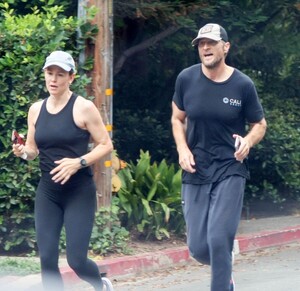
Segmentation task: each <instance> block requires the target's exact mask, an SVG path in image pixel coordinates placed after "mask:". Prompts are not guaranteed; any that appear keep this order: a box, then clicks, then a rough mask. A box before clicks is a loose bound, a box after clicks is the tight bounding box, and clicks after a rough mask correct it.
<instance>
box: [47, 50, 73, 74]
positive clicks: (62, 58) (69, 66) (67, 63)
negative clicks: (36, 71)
mask: <svg viewBox="0 0 300 291" xmlns="http://www.w3.org/2000/svg"><path fill="white" fill-rule="evenodd" d="M50 66H58V67H60V68H62V69H63V70H65V71H67V72H70V71H71V70H73V71H74V72H75V62H74V59H73V58H72V56H71V55H70V54H69V53H66V52H63V51H54V52H52V53H51V54H50V55H49V56H48V57H47V58H46V62H45V64H44V67H43V70H44V69H46V68H48V67H50Z"/></svg>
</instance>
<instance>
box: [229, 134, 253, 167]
mask: <svg viewBox="0 0 300 291" xmlns="http://www.w3.org/2000/svg"><path fill="white" fill-rule="evenodd" d="M233 138H235V153H234V157H235V158H236V160H237V161H240V162H241V163H242V162H243V160H244V159H245V158H247V156H248V155H249V152H250V145H249V143H248V141H247V139H246V138H243V137H241V136H240V135H237V134H234V135H233Z"/></svg>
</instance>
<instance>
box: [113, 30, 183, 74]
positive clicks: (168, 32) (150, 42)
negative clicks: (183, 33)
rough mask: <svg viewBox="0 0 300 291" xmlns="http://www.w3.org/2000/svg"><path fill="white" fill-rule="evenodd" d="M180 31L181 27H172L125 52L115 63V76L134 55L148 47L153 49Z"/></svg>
mask: <svg viewBox="0 0 300 291" xmlns="http://www.w3.org/2000/svg"><path fill="white" fill-rule="evenodd" d="M179 29H180V27H177V26H171V27H169V28H167V29H166V30H164V31H162V32H160V33H159V34H157V35H155V36H153V37H151V38H149V39H147V40H145V41H143V42H141V43H140V44H138V45H136V46H133V47H131V48H129V49H127V50H125V51H124V52H123V53H122V55H121V56H120V57H119V59H118V60H117V61H116V63H115V67H114V75H116V74H118V73H119V72H120V71H121V69H122V67H123V65H124V63H125V62H126V60H127V59H128V58H129V57H131V56H133V55H134V54H136V53H138V52H140V51H143V50H145V49H147V48H148V47H151V46H152V45H154V44H156V43H157V42H159V41H160V40H162V39H164V38H166V37H168V36H169V35H171V34H174V33H175V32H176V31H177V30H179Z"/></svg>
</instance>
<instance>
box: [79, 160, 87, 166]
mask: <svg viewBox="0 0 300 291" xmlns="http://www.w3.org/2000/svg"><path fill="white" fill-rule="evenodd" d="M80 165H81V167H86V160H85V159H81V160H80Z"/></svg>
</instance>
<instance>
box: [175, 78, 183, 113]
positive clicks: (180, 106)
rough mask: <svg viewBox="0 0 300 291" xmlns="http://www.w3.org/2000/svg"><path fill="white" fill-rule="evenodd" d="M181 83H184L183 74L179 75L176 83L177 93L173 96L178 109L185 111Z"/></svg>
mask: <svg viewBox="0 0 300 291" xmlns="http://www.w3.org/2000/svg"><path fill="white" fill-rule="evenodd" d="M181 82H182V78H181V74H179V75H178V76H177V79H176V82H175V92H174V94H173V101H174V103H175V104H176V106H177V107H178V109H180V110H182V111H185V110H184V104H183V93H182V86H181Z"/></svg>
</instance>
